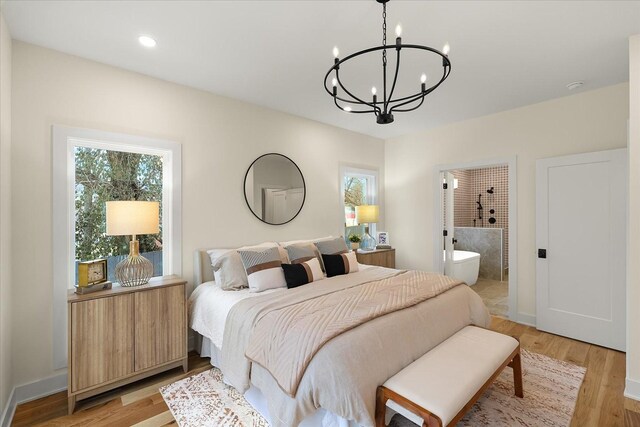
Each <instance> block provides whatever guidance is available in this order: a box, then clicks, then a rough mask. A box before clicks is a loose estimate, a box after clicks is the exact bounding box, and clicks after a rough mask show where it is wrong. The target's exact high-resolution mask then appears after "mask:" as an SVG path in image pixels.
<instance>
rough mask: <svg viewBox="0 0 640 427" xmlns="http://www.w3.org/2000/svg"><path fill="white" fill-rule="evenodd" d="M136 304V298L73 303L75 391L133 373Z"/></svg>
mask: <svg viewBox="0 0 640 427" xmlns="http://www.w3.org/2000/svg"><path fill="white" fill-rule="evenodd" d="M133 303H134V298H133V295H118V296H114V297H109V298H97V299H94V300H89V301H81V302H75V303H72V305H71V319H70V322H72V323H71V383H72V386H71V387H72V391H74V392H75V391H77V390H82V389H85V388H88V387H92V386H94V385H98V384H102V383H104V382H108V381H112V380H115V379H118V378H120V377H124V376H126V375H128V374H131V373H132V372H133Z"/></svg>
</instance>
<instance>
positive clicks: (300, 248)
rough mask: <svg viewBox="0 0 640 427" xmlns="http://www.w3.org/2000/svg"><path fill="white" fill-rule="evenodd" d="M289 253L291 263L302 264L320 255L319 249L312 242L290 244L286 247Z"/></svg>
mask: <svg viewBox="0 0 640 427" xmlns="http://www.w3.org/2000/svg"><path fill="white" fill-rule="evenodd" d="M285 249H286V250H287V255H289V263H291V264H302V263H303V262H306V261H309V260H310V259H313V258H317V257H318V250H317V249H316V247H315V246H314V245H313V244H312V243H306V244H305V243H302V244H299V245H290V246H287V247H286V248H285Z"/></svg>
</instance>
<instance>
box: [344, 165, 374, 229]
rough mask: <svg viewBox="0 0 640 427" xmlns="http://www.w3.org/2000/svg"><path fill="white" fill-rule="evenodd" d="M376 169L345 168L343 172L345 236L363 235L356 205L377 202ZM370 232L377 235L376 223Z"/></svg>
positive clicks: (362, 227)
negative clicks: (357, 218)
mask: <svg viewBox="0 0 640 427" xmlns="http://www.w3.org/2000/svg"><path fill="white" fill-rule="evenodd" d="M376 175H377V173H376V172H375V171H368V170H355V169H354V170H352V169H345V170H344V171H343V174H342V179H343V182H342V186H343V190H344V225H345V231H344V236H345V238H348V237H349V236H350V235H352V234H354V235H357V236H360V237H362V235H364V226H363V225H360V224H358V222H357V220H356V206H361V205H370V204H375V202H376V196H377V194H376V191H377V189H376ZM369 233H370V234H371V235H372V236H375V224H371V229H370V230H369Z"/></svg>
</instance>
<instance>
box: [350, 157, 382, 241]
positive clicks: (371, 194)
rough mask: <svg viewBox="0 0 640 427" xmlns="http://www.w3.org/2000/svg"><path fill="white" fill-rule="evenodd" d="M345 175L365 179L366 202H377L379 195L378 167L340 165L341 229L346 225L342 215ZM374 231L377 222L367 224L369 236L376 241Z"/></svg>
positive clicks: (376, 237)
mask: <svg viewBox="0 0 640 427" xmlns="http://www.w3.org/2000/svg"><path fill="white" fill-rule="evenodd" d="M347 176H353V177H357V178H366V179H367V203H368V204H370V205H375V204H377V202H378V200H379V198H380V195H379V193H378V188H379V185H378V183H379V182H380V180H379V174H378V169H376V168H367V167H366V166H365V167H359V166H347V165H342V166H340V206H342V230H343V231H344V229H345V225H346V222H345V217H344V210H345V207H346V206H345V204H344V192H345V185H344V179H345V178H346V177H347ZM376 232H377V224H371V225H370V226H369V234H370V235H371V237H373V238H374V239H376V242H377V241H378V236H377V235H376ZM345 237H346V236H345Z"/></svg>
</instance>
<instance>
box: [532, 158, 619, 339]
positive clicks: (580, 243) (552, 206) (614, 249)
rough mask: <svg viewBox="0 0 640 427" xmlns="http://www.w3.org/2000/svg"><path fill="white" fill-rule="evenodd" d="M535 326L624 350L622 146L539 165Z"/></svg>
mask: <svg viewBox="0 0 640 427" xmlns="http://www.w3.org/2000/svg"><path fill="white" fill-rule="evenodd" d="M536 169H537V174H536V175H537V177H536V178H537V181H536V187H537V188H536V241H537V248H538V250H537V252H538V253H537V256H538V258H537V262H536V286H537V291H536V294H537V299H536V323H537V328H538V329H540V330H543V331H548V332H551V333H554V334H558V335H563V336H567V337H571V338H575V339H578V340H581V341H586V342H590V343H594V344H598V345H601V346H604V347H609V348H614V349H617V350H622V351H624V350H625V316H626V314H625V268H626V260H625V258H626V236H627V233H626V181H627V179H626V177H627V152H626V150H625V149H621V150H610V151H602V152H597V153H588V154H579V155H575V156H566V157H556V158H551V159H542V160H538V161H537V164H536Z"/></svg>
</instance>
